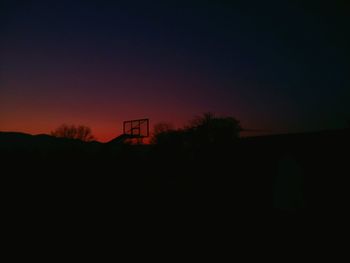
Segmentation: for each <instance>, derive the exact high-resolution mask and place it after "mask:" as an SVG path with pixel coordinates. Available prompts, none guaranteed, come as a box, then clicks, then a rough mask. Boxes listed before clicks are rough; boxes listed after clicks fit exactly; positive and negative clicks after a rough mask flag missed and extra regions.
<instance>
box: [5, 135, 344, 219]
mask: <svg viewBox="0 0 350 263" xmlns="http://www.w3.org/2000/svg"><path fill="white" fill-rule="evenodd" d="M349 146H350V140H349V132H348V130H339V131H325V132H318V133H305V134H286V135H274V136H261V137H251V138H242V139H239V140H238V141H237V142H235V143H232V144H229V145H220V146H218V145H209V146H208V145H207V146H205V147H200V146H199V147H198V148H190V149H188V148H183V147H178V146H177V145H176V144H174V145H171V146H166V147H164V146H163V147H161V146H159V145H127V144H120V143H105V144H102V143H98V142H88V143H87V142H81V141H78V140H70V139H62V138H54V137H51V136H48V135H38V136H31V135H27V134H20V133H5V132H2V133H0V154H1V156H0V157H1V160H2V161H1V163H2V169H1V170H2V176H1V177H2V182H3V183H2V187H3V192H4V193H5V195H4V196H5V203H6V204H8V205H9V207H10V209H12V210H13V211H16V213H19V214H21V215H22V216H29V214H32V213H41V214H43V215H44V216H48V217H49V216H53V217H55V218H60V217H65V216H67V215H70V214H72V215H80V214H84V215H85V216H87V217H97V216H106V218H115V217H118V218H122V217H129V216H130V217H131V215H132V217H133V218H134V220H135V218H136V219H137V218H140V217H147V215H149V214H152V213H154V214H168V215H169V214H170V215H173V216H177V217H178V216H180V217H181V216H182V217H187V216H191V215H192V216H193V215H195V216H198V215H201V216H204V217H207V218H215V220H218V221H222V222H231V220H240V219H241V220H246V219H247V218H251V219H256V218H257V217H259V218H262V217H269V218H270V217H271V216H272V217H274V216H278V217H281V216H282V217H304V216H305V215H312V216H319V215H326V214H329V215H333V216H336V215H340V214H341V213H343V212H344V211H346V210H347V209H346V207H347V200H348V197H349V190H348V187H347V183H346V182H347V180H346V179H347V177H348V175H349V167H348V164H349V156H348V154H347V150H348V149H349ZM62 220H63V219H62Z"/></svg>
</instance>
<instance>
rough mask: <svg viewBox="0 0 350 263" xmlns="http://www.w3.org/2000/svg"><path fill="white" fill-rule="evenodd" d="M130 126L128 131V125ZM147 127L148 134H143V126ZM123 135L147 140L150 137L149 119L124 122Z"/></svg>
mask: <svg viewBox="0 0 350 263" xmlns="http://www.w3.org/2000/svg"><path fill="white" fill-rule="evenodd" d="M129 124H130V129H127V125H129ZM142 124H145V125H146V134H145V135H142V134H141V125H142ZM123 134H124V135H128V136H130V137H133V138H146V137H149V119H138V120H129V121H124V122H123Z"/></svg>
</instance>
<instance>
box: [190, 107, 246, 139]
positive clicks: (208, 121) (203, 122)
mask: <svg viewBox="0 0 350 263" xmlns="http://www.w3.org/2000/svg"><path fill="white" fill-rule="evenodd" d="M186 130H187V132H188V133H190V134H191V137H193V140H194V141H196V142H197V143H200V144H220V145H221V144H227V143H232V142H234V141H236V140H237V139H238V138H239V133H240V132H241V130H242V128H241V126H240V123H239V121H238V120H236V119H235V118H233V117H216V116H215V115H214V114H213V113H210V112H208V113H204V114H203V115H202V116H199V117H196V118H195V119H193V120H192V121H191V122H190V125H189V126H187V127H186Z"/></svg>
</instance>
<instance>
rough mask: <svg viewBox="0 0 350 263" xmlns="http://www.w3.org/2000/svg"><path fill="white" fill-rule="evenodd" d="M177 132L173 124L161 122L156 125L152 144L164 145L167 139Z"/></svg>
mask: <svg viewBox="0 0 350 263" xmlns="http://www.w3.org/2000/svg"><path fill="white" fill-rule="evenodd" d="M175 131H176V130H175V128H174V126H173V125H172V124H171V123H167V122H159V123H157V124H155V125H154V127H153V133H152V137H151V140H150V142H151V143H152V144H158V143H162V141H164V139H166V138H165V137H168V136H169V134H172V133H174V132H175Z"/></svg>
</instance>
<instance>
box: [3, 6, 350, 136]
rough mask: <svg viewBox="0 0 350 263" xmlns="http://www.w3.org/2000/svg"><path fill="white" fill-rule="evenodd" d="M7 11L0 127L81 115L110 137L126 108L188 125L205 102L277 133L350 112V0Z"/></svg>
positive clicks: (38, 129) (333, 122) (334, 123)
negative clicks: (349, 0)
mask: <svg viewBox="0 0 350 263" xmlns="http://www.w3.org/2000/svg"><path fill="white" fill-rule="evenodd" d="M164 2H166V3H164ZM232 2H235V3H234V4H233V3H232ZM247 2H249V3H247ZM0 10H1V11H0V15H1V20H0V23H1V24H0V26H1V27H0V40H1V41H0V110H1V111H0V130H20V131H25V132H31V133H47V132H49V131H50V130H51V129H53V128H55V126H58V125H59V124H61V123H63V122H68V123H70V122H74V123H83V124H87V125H90V126H91V127H92V129H93V131H95V133H96V135H97V137H98V138H99V139H101V140H108V139H110V138H112V137H113V136H114V135H116V134H117V133H118V132H120V122H121V121H122V120H124V119H129V118H140V117H149V118H151V120H153V122H157V121H161V120H165V121H169V122H174V123H175V124H176V125H178V126H181V125H182V124H183V123H184V122H185V121H186V120H188V119H191V118H192V117H193V115H195V114H200V113H201V112H205V111H214V112H217V113H218V114H226V115H233V116H236V117H237V118H238V119H240V120H241V122H242V124H243V126H245V127H247V128H256V129H266V130H272V131H276V132H296V131H307V130H319V129H328V128H338V127H342V126H344V125H345V123H346V121H347V120H349V119H350V106H349V105H350V104H349V103H348V102H349V99H350V90H349V83H350V81H349V72H350V71H349V69H350V67H349V64H350V63H349V58H350V52H349V46H350V45H349V44H350V40H349V29H348V25H349V24H350V23H349V22H350V21H349V16H348V14H349V11H350V9H349V4H348V3H346V1H329V2H328V3H327V4H322V3H320V1H283V0H281V1H230V2H229V1H197V2H194V1H183V2H182V1H2V2H1V9H0Z"/></svg>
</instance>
